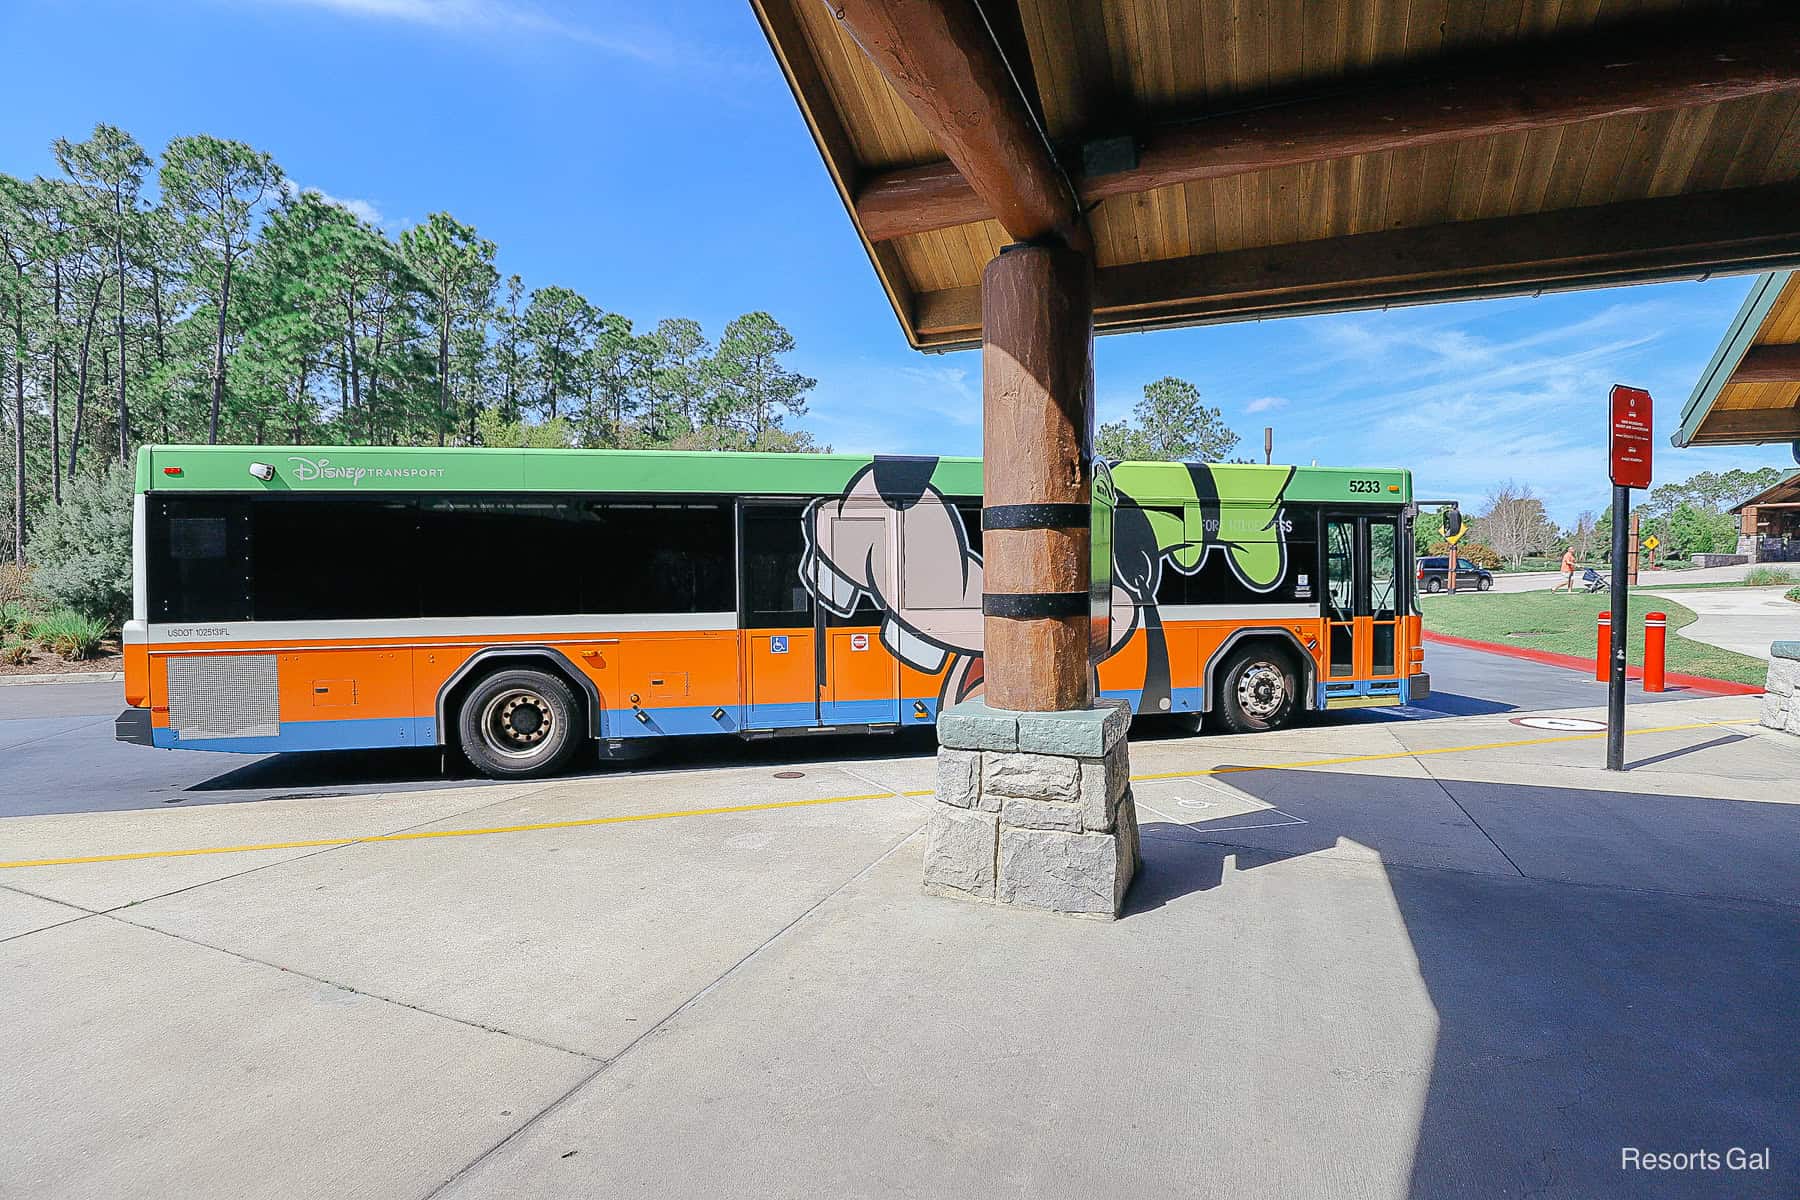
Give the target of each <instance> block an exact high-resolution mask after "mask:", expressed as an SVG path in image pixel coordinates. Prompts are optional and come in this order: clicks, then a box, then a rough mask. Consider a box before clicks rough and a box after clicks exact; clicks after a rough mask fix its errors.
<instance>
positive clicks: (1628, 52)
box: [856, 0, 1800, 242]
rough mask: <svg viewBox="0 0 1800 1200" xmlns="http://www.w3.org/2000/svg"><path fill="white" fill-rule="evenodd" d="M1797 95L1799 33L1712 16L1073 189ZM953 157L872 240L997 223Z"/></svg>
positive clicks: (1086, 191)
mask: <svg viewBox="0 0 1800 1200" xmlns="http://www.w3.org/2000/svg"><path fill="white" fill-rule="evenodd" d="M864 2H865V3H867V2H868V0H864ZM896 86H898V85H896ZM1795 90H1800V24H1795V23H1794V22H1792V21H1788V20H1777V21H1770V20H1762V21H1757V22H1751V23H1746V22H1745V21H1743V20H1742V19H1739V20H1736V21H1734V20H1732V18H1731V17H1730V16H1729V15H1726V14H1713V13H1709V14H1708V15H1707V18H1706V22H1705V24H1704V25H1699V24H1696V25H1693V26H1679V27H1677V26H1671V27H1667V28H1665V29H1663V30H1662V31H1661V32H1659V33H1658V34H1656V35H1653V36H1651V35H1639V36H1638V37H1636V38H1634V39H1633V40H1631V41H1629V42H1623V43H1621V42H1620V41H1618V40H1617V39H1616V38H1615V39H1611V40H1593V39H1588V40H1584V41H1583V42H1581V43H1579V44H1576V45H1572V46H1569V47H1560V48H1559V47H1545V46H1541V45H1540V46H1536V47H1532V48H1531V49H1529V50H1527V51H1524V52H1522V53H1518V54H1515V55H1513V56H1511V57H1509V58H1508V59H1506V60H1504V61H1502V62H1499V63H1494V62H1486V63H1483V64H1481V65H1480V66H1479V68H1477V69H1456V67H1455V66H1454V64H1446V65H1444V66H1440V68H1439V73H1437V74H1435V75H1434V76H1432V77H1429V78H1413V79H1409V80H1405V81H1398V82H1389V83H1385V84H1381V85H1375V86H1371V87H1370V88H1368V89H1366V90H1362V91H1358V92H1351V93H1339V94H1334V95H1330V96H1320V97H1315V98H1309V99H1303V100H1297V101H1293V102H1290V103H1286V104H1282V105H1279V106H1271V107H1266V108H1260V109H1255V110H1251V111H1247V112H1238V113H1231V114H1225V115H1219V116H1213V117H1202V118H1200V119H1197V120H1192V121H1189V122H1186V123H1182V124H1165V125H1159V126H1155V127H1152V128H1148V129H1143V130H1138V131H1135V132H1134V133H1133V136H1134V138H1135V140H1136V143H1137V146H1138V162H1137V165H1136V166H1135V167H1132V168H1129V169H1126V170H1121V171H1117V172H1114V173H1111V174H1107V175H1097V176H1088V177H1081V178H1077V179H1076V181H1075V186H1076V188H1077V190H1078V191H1079V193H1080V196H1081V200H1082V203H1083V204H1084V205H1086V206H1090V207H1091V206H1092V205H1094V204H1096V203H1099V202H1100V201H1102V200H1105V199H1107V198H1109V197H1113V196H1124V195H1131V194H1134V193H1138V192H1146V191H1149V190H1151V189H1153V188H1160V187H1167V186H1169V185H1172V184H1178V183H1192V182H1195V181H1197V180H1203V179H1220V178H1225V177H1227V176H1232V175H1244V174H1249V173H1251V172H1255V171H1267V170H1271V169H1273V168H1276V167H1285V166H1294V165H1297V164H1301V163H1313V162H1323V161H1327V160H1330V159H1338V158H1348V157H1351V156H1354V155H1358V154H1372V153H1376V152H1379V151H1384V150H1400V149H1407V148H1412V147H1420V146H1434V145H1441V144H1444V143H1447V142H1458V141H1466V140H1468V139H1470V138H1481V137H1491V136H1494V135H1496V134H1504V133H1522V132H1527V131H1530V130H1533V129H1545V128H1549V127H1552V126H1557V125H1568V124H1573V123H1576V122H1581V121H1595V120H1600V119H1602V118H1605V117H1616V116H1622V115H1636V114H1643V113H1654V112H1663V111H1667V110H1671V109H1679V108H1690V107H1694V106H1697V105H1710V104H1718V103H1722V102H1724V101H1727V100H1735V99H1739V98H1742V97H1745V96H1762V95H1768V94H1770V93H1774V92H1785V91H1795ZM964 111H974V110H964ZM928 125H929V123H928ZM934 132H936V131H935V130H934ZM1121 132H1122V133H1123V132H1127V131H1121ZM950 157H951V161H949V162H938V163H928V164H925V165H923V166H918V167H910V168H905V169H902V170H896V171H889V172H885V173H883V174H880V175H877V176H875V177H873V178H871V179H869V180H867V181H865V182H864V183H863V185H862V187H861V188H860V189H859V190H858V192H857V195H856V215H857V223H858V224H859V225H861V226H862V229H863V232H864V234H865V235H866V236H867V237H868V238H869V239H870V240H871V241H876V242H882V241H887V240H890V239H892V238H897V237H904V236H906V235H908V234H916V233H925V232H928V231H930V230H933V229H944V228H948V227H950V226H954V225H963V224H968V223H970V222H973V221H981V220H985V219H986V218H987V217H989V216H990V215H998V214H999V209H998V208H997V207H995V206H994V204H993V203H992V202H990V200H989V199H988V198H987V197H986V196H984V195H983V194H982V193H981V190H980V189H979V188H976V187H972V186H971V185H970V183H969V182H968V181H967V180H966V179H965V175H964V173H963V172H962V171H961V169H960V166H961V163H960V160H959V159H958V158H957V156H956V154H955V153H952V154H951V155H950ZM1062 159H1063V161H1065V162H1070V163H1077V162H1079V160H1080V156H1079V154H1078V153H1075V154H1069V153H1065V154H1064V155H1063V156H1062ZM1001 223H1002V224H1006V219H1005V217H1002V218H1001ZM1008 228H1009V231H1010V226H1009V227H1008Z"/></svg>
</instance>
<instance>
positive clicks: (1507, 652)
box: [1423, 630, 1763, 696]
mask: <svg viewBox="0 0 1800 1200" xmlns="http://www.w3.org/2000/svg"><path fill="white" fill-rule="evenodd" d="M1423 635H1424V638H1425V640H1426V641H1428V642H1442V643H1443V644H1444V645H1446V646H1458V647H1461V648H1462V649H1464V650H1482V651H1485V652H1487V653H1488V654H1499V655H1503V656H1505V657H1507V658H1522V659H1524V660H1525V661H1526V662H1534V663H1541V664H1543V665H1544V666H1547V667H1563V668H1565V669H1567V670H1570V671H1582V672H1586V673H1588V674H1590V675H1591V674H1592V673H1593V670H1594V660H1593V659H1591V658H1578V657H1577V656H1575V655H1573V654H1558V653H1556V652H1555V651H1553V650H1531V649H1528V648H1526V647H1524V646H1502V645H1500V644H1499V643H1497V642H1478V641H1476V640H1475V639H1474V638H1463V637H1456V636H1455V635H1453V634H1448V633H1432V632H1431V631H1430V630H1425V631H1423ZM1643 676H1644V668H1642V667H1640V666H1636V665H1627V666H1626V668H1625V678H1627V679H1642V678H1643ZM1663 681H1664V682H1665V683H1670V684H1673V685H1675V686H1676V687H1684V688H1693V689H1694V690H1695V691H1697V692H1711V693H1713V694H1714V695H1716V696H1760V695H1762V694H1763V689H1761V688H1760V687H1757V686H1755V685H1754V684H1748V683H1733V682H1732V681H1731V680H1729V679H1709V678H1708V677H1706V676H1705V675H1683V674H1681V673H1680V672H1678V671H1664V672H1663Z"/></svg>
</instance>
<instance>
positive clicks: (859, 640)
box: [850, 633, 869, 650]
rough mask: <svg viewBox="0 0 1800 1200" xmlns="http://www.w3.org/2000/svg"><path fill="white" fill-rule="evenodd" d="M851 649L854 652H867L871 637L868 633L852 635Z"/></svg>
mask: <svg viewBox="0 0 1800 1200" xmlns="http://www.w3.org/2000/svg"><path fill="white" fill-rule="evenodd" d="M850 648H851V649H852V650H867V649H868V648H869V635H868V634H866V633H853V634H851V635H850Z"/></svg>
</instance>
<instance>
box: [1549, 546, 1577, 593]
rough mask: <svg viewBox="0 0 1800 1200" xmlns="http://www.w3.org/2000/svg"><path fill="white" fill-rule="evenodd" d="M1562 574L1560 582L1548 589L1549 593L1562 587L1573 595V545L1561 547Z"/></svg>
mask: <svg viewBox="0 0 1800 1200" xmlns="http://www.w3.org/2000/svg"><path fill="white" fill-rule="evenodd" d="M1562 575H1563V577H1562V582H1561V583H1559V584H1557V585H1556V586H1555V587H1553V588H1551V589H1550V592H1551V594H1552V595H1554V594H1555V593H1557V592H1560V591H1562V590H1563V589H1564V588H1568V589H1569V595H1571V596H1573V595H1574V594H1575V547H1573V546H1567V547H1564V549H1563V556H1562Z"/></svg>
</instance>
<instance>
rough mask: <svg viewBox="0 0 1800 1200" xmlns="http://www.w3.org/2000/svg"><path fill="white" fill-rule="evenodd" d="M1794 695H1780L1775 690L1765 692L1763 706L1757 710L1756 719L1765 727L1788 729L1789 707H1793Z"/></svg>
mask: <svg viewBox="0 0 1800 1200" xmlns="http://www.w3.org/2000/svg"><path fill="white" fill-rule="evenodd" d="M1791 700H1792V697H1789V696H1778V695H1776V694H1775V693H1774V692H1764V693H1763V698H1762V706H1761V707H1760V708H1759V709H1758V710H1757V714H1756V719H1757V723H1758V724H1759V725H1762V726H1763V727H1764V728H1765V729H1786V728H1787V715H1788V709H1790V708H1792V707H1793V705H1792V703H1791Z"/></svg>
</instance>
